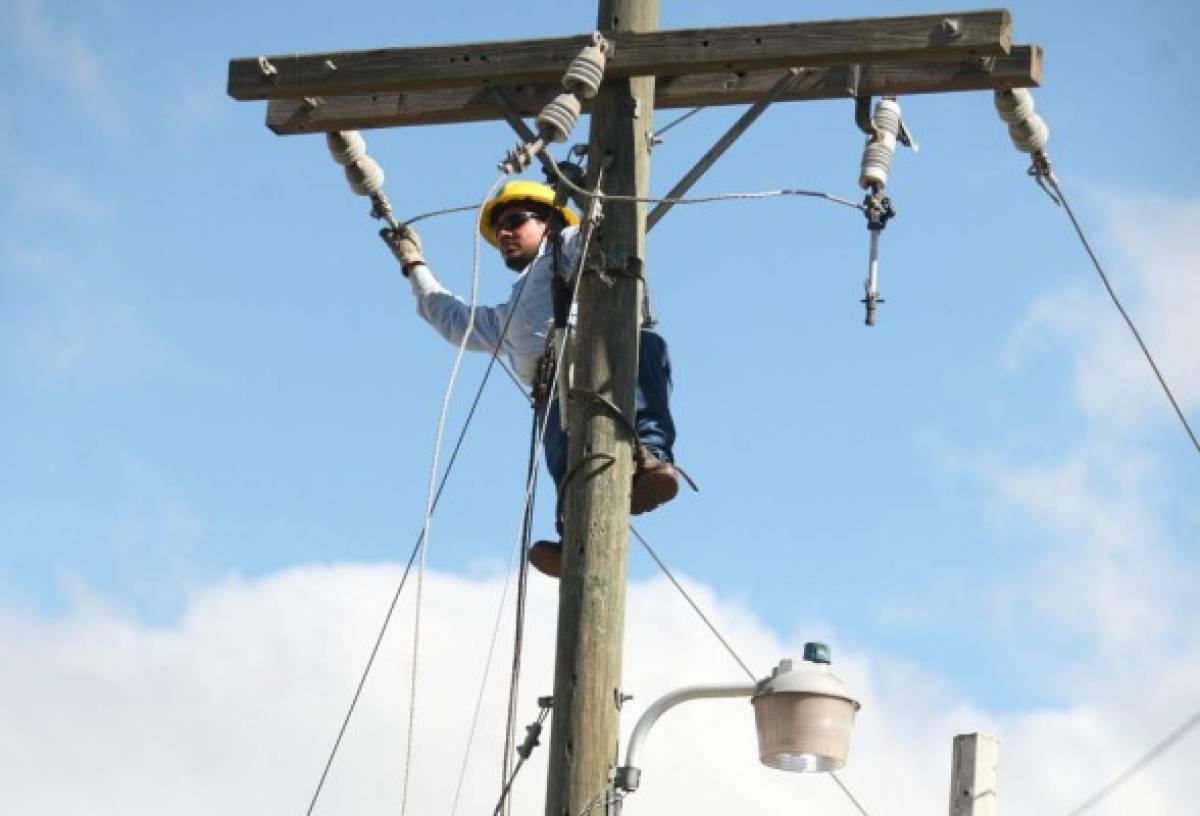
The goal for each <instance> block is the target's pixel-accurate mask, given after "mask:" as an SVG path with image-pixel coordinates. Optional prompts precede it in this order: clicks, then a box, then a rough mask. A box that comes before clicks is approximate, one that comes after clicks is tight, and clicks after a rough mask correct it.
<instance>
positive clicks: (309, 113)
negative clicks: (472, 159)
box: [267, 45, 1042, 136]
mask: <svg viewBox="0 0 1200 816" xmlns="http://www.w3.org/2000/svg"><path fill="white" fill-rule="evenodd" d="M800 70H801V72H802V76H801V77H800V78H799V79H798V80H797V81H796V82H795V83H794V84H793V85H792V86H791V87H790V88H789V89H788V90H787V91H785V92H784V93H783V94H782V96H781V98H780V101H788V100H792V101H795V100H804V99H837V98H840V97H846V96H848V95H849V93H848V90H847V89H848V87H849V83H850V69H849V67H848V66H844V65H842V66H832V67H824V68H802V69H800ZM780 73H781V72H780V70H779V69H772V70H763V71H751V72H747V73H735V72H722V73H716V74H694V75H690V76H676V77H672V76H666V77H660V78H659V80H658V82H657V88H656V93H655V99H654V103H655V107H656V108H687V107H694V106H697V105H744V104H751V103H753V102H755V101H757V100H758V99H759V98H761V97H762V95H763V94H764V93H766V92H767V89H769V88H770V87H771V85H772V84H773V83H774V82H775V81H776V80H778V79H779V76H780ZM1041 79H1042V50H1041V47H1040V46H1036V45H1018V46H1013V48H1012V53H1010V54H1009V55H1007V56H1001V57H995V58H985V59H974V58H973V59H969V60H966V61H962V60H958V61H955V60H943V61H936V62H920V63H896V64H877V65H866V66H863V69H862V76H861V79H860V81H859V90H860V92H861V93H863V94H867V95H870V96H884V95H897V96H899V95H909V94H923V93H942V92H945V91H985V90H992V89H993V88H997V87H1005V88H1024V87H1036V86H1037V85H1039V84H1040V83H1041ZM507 90H508V95H509V98H510V100H511V102H512V104H513V107H514V108H515V109H516V110H517V112H519V113H520V114H522V115H524V116H533V115H536V114H537V112H538V111H540V110H541V109H542V106H543V105H545V104H546V103H547V102H549V101H550V100H551V99H552V98H553V97H554V95H555V94H556V93H558V92H559V90H558V86H557V84H554V85H521V86H518V87H515V88H510V89H507ZM313 102H315V103H316V104H312V103H310V102H305V101H304V100H298V99H278V100H271V101H270V102H269V103H268V105H267V127H269V128H270V129H271V130H273V131H274V132H275V133H277V134H279V135H281V136H287V135H295V134H303V133H316V132H327V131H333V130H350V129H365V128H379V127H404V126H408V125H437V124H448V123H454V122H478V121H485V120H489V119H500V118H501V114H500V112H499V110H497V108H496V106H495V104H494V103H493V102H492V101H491V99H489V97H488V93H487V90H486V89H482V88H455V89H449V90H435V91H408V92H400V93H379V94H365V95H358V96H335V97H326V98H321V99H319V100H313ZM584 109H585V110H589V109H590V106H588V105H585V106H584Z"/></svg>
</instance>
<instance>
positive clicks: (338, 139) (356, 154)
mask: <svg viewBox="0 0 1200 816" xmlns="http://www.w3.org/2000/svg"><path fill="white" fill-rule="evenodd" d="M325 144H326V145H327V146H328V147H329V155H330V156H332V157H333V160H334V161H335V162H337V163H338V164H340V165H342V166H343V167H344V166H346V165H348V164H354V162H356V161H358V160H359V159H361V158H362V157H363V156H365V155H367V142H366V140H365V139H363V137H362V134H361V133H359V132H358V131H357V130H339V131H337V132H335V133H326V134H325Z"/></svg>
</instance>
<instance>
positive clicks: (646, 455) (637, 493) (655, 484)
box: [629, 445, 679, 516]
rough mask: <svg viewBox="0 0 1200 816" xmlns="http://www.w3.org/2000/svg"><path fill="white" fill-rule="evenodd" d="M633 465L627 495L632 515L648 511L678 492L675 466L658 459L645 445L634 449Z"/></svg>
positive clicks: (677, 476)
mask: <svg viewBox="0 0 1200 816" xmlns="http://www.w3.org/2000/svg"><path fill="white" fill-rule="evenodd" d="M633 467H634V470H633V489H632V490H631V491H630V496H629V512H630V513H631V514H632V515H635V516H637V515H640V514H642V513H649V512H650V511H651V510H653V509H654V508H656V507H658V506H659V505H660V504H666V503H667V502H669V501H670V500H671V499H673V498H675V494H676V493H678V492H679V474H678V473H676V472H675V466H674V465H672V464H671V463H670V462H664V461H662V460H661V459H659V458H658V457H657V456H655V455H654V453H653V452H652V451H651V450H650V449H649V448H647V447H646V446H645V445H638V446H637V448H635V449H634V451H633Z"/></svg>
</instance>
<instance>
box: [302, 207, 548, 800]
mask: <svg viewBox="0 0 1200 816" xmlns="http://www.w3.org/2000/svg"><path fill="white" fill-rule="evenodd" d="M413 220H416V219H413ZM409 223H411V222H409ZM524 288H525V284H524V279H522V283H521V286H520V287H518V289H517V293H516V298H515V299H516V300H517V301H519V300H520V298H521V293H522V292H523V291H524ZM515 314H516V310H515V309H513V310H510V311H509V314H508V317H507V319H506V320H505V322H504V326H503V327H502V328H501V330H500V339H499V341H498V342H497V344H496V348H494V349H493V350H492V353H491V355H490V356H489V358H488V364H487V367H486V368H485V369H484V371H483V376H482V377H481V378H480V382H479V387H478V388H477V389H476V390H475V397H474V398H473V399H472V401H471V407H470V408H469V409H468V411H467V415H466V417H465V418H464V419H463V424H462V428H461V429H460V430H459V433H458V439H457V440H455V443H454V449H453V450H452V451H451V452H450V456H449V457H448V458H447V460H446V468H445V470H444V471H442V478H441V481H440V482H439V483H438V488H437V493H436V494H435V495H434V497H433V508H434V509H436V508H437V505H438V502H439V501H440V500H441V498H442V493H443V492H444V491H445V489H446V483H447V481H448V480H449V479H450V474H451V473H452V472H453V470H454V464H455V462H457V461H458V455H459V453H460V452H461V451H462V446H463V442H464V441H465V440H466V437H467V431H468V430H470V428H471V423H472V421H473V420H474V419H475V413H476V411H477V410H478V408H479V404H480V402H481V401H482V399H483V393H484V391H485V389H486V388H487V384H488V381H489V379H490V378H491V375H492V370H493V369H494V368H495V366H496V364H497V363H499V364H500V366H501V367H502V368H503V369H504V371H505V372H506V373H507V374H508V375H509V378H510V379H512V380H513V383H514V385H515V386H516V387H517V390H518V391H520V392H521V395H522V396H524V397H528V394H526V392H525V388H524V386H522V385H521V383H520V381H519V380H518V379H516V376H515V375H514V374H513V373H512V371H510V370H509V368H508V366H506V365H505V364H504V361H503V360H501V359H500V356H499V355H500V349H501V348H502V347H503V345H504V339H505V338H506V337H507V336H508V329H509V326H510V325H511V324H512V319H513V315H515ZM424 537H425V530H424V528H422V530H421V531H420V532H419V533H418V534H417V540H416V542H415V543H414V544H413V548H412V552H411V553H409V556H408V563H407V564H406V565H405V567H404V573H403V574H402V575H401V577H400V582H399V583H398V584H397V586H396V591H395V593H393V595H392V600H391V603H390V604H389V605H388V609H387V612H386V613H385V614H384V617H383V622H382V623H381V624H380V627H379V632H378V634H377V635H376V636H375V642H374V644H373V645H372V647H371V652H370V654H369V655H368V657H367V662H366V665H365V666H364V667H363V671H362V674H361V676H360V677H359V680H358V685H357V686H356V687H355V690H354V694H353V696H352V697H351V700H350V705H349V706H348V708H347V710H346V715H345V717H344V718H343V719H342V724H341V727H340V728H339V729H338V733H337V737H336V738H335V739H334V742H333V747H332V748H331V749H330V752H329V757H328V758H327V759H326V761H325V767H324V768H323V769H322V771H321V776H320V779H319V780H318V781H317V786H316V790H314V791H313V795H312V799H311V801H310V802H309V805H308V810H307V811H306V816H312V812H313V809H314V808H315V807H316V804H317V800H318V799H319V798H320V796H321V791H322V790H323V789H324V786H325V781H326V779H327V778H328V776H329V770H330V768H331V767H332V766H333V761H334V758H335V757H336V756H337V752H338V749H339V748H340V747H341V744H342V738H343V737H344V736H345V733H346V729H347V728H348V727H349V725H350V720H351V719H352V718H353V716H354V712H355V709H356V708H357V706H358V700H359V698H360V697H361V696H362V691H363V687H364V686H365V685H366V682H367V677H368V676H369V675H370V673H371V669H372V668H373V667H374V665H375V658H376V656H377V655H378V654H379V649H380V646H381V645H382V644H383V638H384V636H385V635H386V634H387V630H388V626H389V625H390V624H391V621H392V616H393V615H394V614H395V611H396V605H397V603H398V602H399V600H400V593H401V592H402V591H403V590H404V585H405V583H406V582H407V581H408V576H409V573H410V572H411V570H412V566H413V563H414V562H415V561H416V558H417V553H418V551H419V550H420V548H421V544H422V542H423V541H424Z"/></svg>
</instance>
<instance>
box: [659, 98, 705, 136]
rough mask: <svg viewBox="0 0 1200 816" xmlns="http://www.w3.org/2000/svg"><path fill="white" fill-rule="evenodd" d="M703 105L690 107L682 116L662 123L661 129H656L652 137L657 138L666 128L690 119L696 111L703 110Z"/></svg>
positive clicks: (668, 128)
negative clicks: (664, 123)
mask: <svg viewBox="0 0 1200 816" xmlns="http://www.w3.org/2000/svg"><path fill="white" fill-rule="evenodd" d="M705 107H706V106H705V105H701V106H700V107H698V108H692V109H691V110H690V111H688V112H687V113H685V114H683V115H682V116H678V117H676V118H675V119H673V120H671V121H670V122H668V123H667V124H666V125H664V126H663V127H662V129H661V130H658V131H656V132H655V134H654V136H653V137H652V138H655V139H657V138H659V137H660V136H662V135H663V134H664V133H666V132H667V131H668V130H670V129H671V128H673V127H675V126H676V125H678V124H680V123H682V122H686V121H687V120H688V119H691V118H692V117H693V116H695V115H696V114H697V113H699V112H700V111H702V110H704V108H705Z"/></svg>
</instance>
